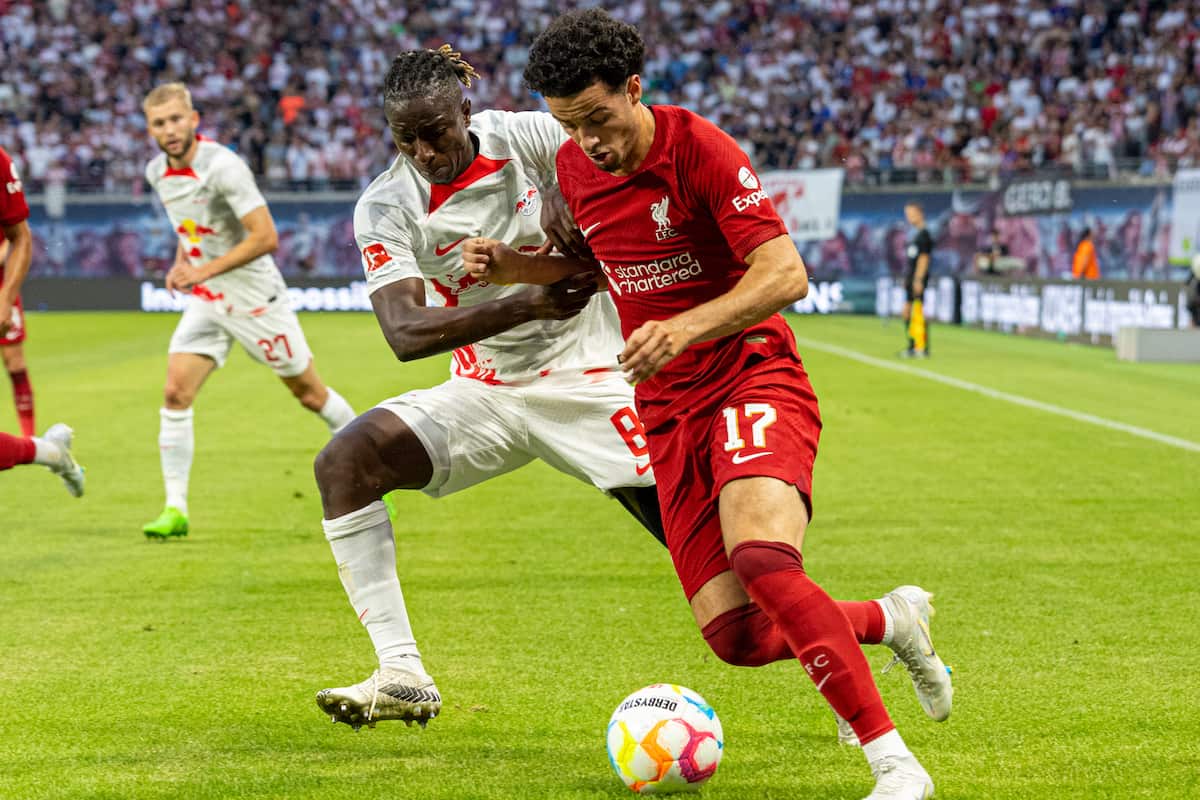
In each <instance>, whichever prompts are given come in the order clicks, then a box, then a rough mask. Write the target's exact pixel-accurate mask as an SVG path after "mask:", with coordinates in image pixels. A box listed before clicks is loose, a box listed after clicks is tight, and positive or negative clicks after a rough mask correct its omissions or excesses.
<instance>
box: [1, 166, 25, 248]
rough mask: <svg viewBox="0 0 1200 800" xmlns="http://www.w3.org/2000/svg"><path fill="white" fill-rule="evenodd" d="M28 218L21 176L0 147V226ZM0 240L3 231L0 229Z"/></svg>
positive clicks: (2, 238)
mask: <svg viewBox="0 0 1200 800" xmlns="http://www.w3.org/2000/svg"><path fill="white" fill-rule="evenodd" d="M27 219H29V204H28V203H26V202H25V192H24V191H23V189H22V187H21V176H20V175H18V174H17V168H16V167H15V166H13V162H12V158H10V157H9V155H8V153H6V152H4V148H3V147H0V227H8V226H9V225H16V224H17V223H18V222H22V221H24V220H27ZM0 241H4V231H3V230H0Z"/></svg>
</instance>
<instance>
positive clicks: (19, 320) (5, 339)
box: [0, 282, 25, 347]
mask: <svg viewBox="0 0 1200 800" xmlns="http://www.w3.org/2000/svg"><path fill="white" fill-rule="evenodd" d="M0 285H2V282H0ZM12 321H13V326H12V327H11V328H9V329H8V333H6V334H4V335H3V336H0V347H4V346H6V345H10V344H20V343H21V342H23V341H25V309H23V308H22V307H21V298H20V297H19V296H18V297H17V299H16V300H14V301H13V315H12Z"/></svg>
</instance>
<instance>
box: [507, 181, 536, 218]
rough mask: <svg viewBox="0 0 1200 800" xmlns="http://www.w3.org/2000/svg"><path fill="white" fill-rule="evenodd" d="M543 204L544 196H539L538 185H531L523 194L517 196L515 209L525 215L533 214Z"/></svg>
mask: <svg viewBox="0 0 1200 800" xmlns="http://www.w3.org/2000/svg"><path fill="white" fill-rule="evenodd" d="M541 206H542V198H540V197H538V190H537V187H536V186H530V187H529V188H528V189H526V190H525V191H524V192H522V193H521V196H520V197H518V198H517V204H516V207H515V209H514V211H515V212H516V213H518V214H520V215H521V216H523V217H530V216H533V214H534V213H535V212H537V210H538V209H539V208H541Z"/></svg>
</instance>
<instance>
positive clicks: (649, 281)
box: [604, 250, 704, 294]
mask: <svg viewBox="0 0 1200 800" xmlns="http://www.w3.org/2000/svg"><path fill="white" fill-rule="evenodd" d="M604 270H605V272H607V273H608V283H609V286H610V287H612V288H613V289H615V290H616V292H617V294H625V293H626V292H653V291H654V290H656V289H663V288H666V287H667V286H673V285H675V284H677V283H683V282H684V281H688V280H691V279H692V278H695V277H696V276H697V275H699V274H701V273H702V272H704V268H703V267H702V266H700V262H699V261H698V260H697V259H696V258H695V257H694V256H692V253H691V251H690V250H689V251H687V252H685V253H680V254H679V255H676V256H669V257H668V258H660V259H658V260H657V261H650V262H647V263H645V264H629V265H625V266H619V267H614V266H610V265H608V264H605V265H604Z"/></svg>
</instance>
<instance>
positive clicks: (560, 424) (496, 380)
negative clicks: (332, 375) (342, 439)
mask: <svg viewBox="0 0 1200 800" xmlns="http://www.w3.org/2000/svg"><path fill="white" fill-rule="evenodd" d="M469 130H470V132H471V133H472V134H473V135H474V136H475V138H476V139H477V141H478V144H479V150H478V153H477V155H476V157H475V160H474V161H472V162H471V164H470V166H469V167H468V168H467V169H466V171H464V172H463V174H462V175H460V176H459V177H458V178H456V179H455V180H454V181H453V182H451V183H449V184H442V185H438V184H430V183H429V182H428V181H426V180H425V179H424V178H423V177H421V175H420V174H419V173H418V172H417V171H416V169H415V168H413V166H412V165H411V164H410V163H409V161H408V160H407V159H406V158H405V157H404V156H399V157H397V158H396V160H395V161H394V162H393V163H392V166H391V167H390V168H389V169H388V170H387V171H386V172H384V173H383V174H382V175H380V176H379V177H378V178H376V179H375V180H374V181H373V182H372V183H371V185H370V186H368V187H367V189H366V191H364V192H363V194H362V197H360V198H359V200H358V204H357V205H356V206H355V209H354V235H355V239H356V240H357V243H358V248H359V250H360V252H361V253H362V260H363V269H364V271H365V272H366V277H367V289H368V291H369V292H372V293H374V292H376V291H378V290H379V289H380V288H382V287H384V286H387V285H389V284H392V283H395V282H397V281H400V280H403V279H406V278H420V279H422V280H424V282H425V290H426V298H427V302H428V303H429V305H433V306H444V307H453V306H461V307H469V306H474V305H479V304H480V303H486V302H490V301H493V300H496V299H498V298H501V297H505V296H507V295H511V294H515V293H518V292H521V291H525V290H526V287H521V286H498V285H494V284H489V283H487V282H486V281H478V280H476V279H475V278H474V277H472V276H471V275H468V274H467V272H466V270H464V269H463V264H462V248H461V244H462V242H463V241H465V240H466V239H467V238H469V237H475V236H482V237H486V238H491V239H497V240H499V241H502V242H504V243H506V244H508V245H510V246H511V247H514V248H517V249H526V250H531V249H536V248H537V247H538V246H540V245H541V244H542V243H543V242H544V241H545V235H544V233H543V232H542V229H541V225H540V211H541V193H540V191H539V188H538V187H539V186H553V185H556V183H555V156H556V154H557V152H558V148H559V146H560V145H561V144H562V142H563V141H564V140H565V135H564V134H563V132H562V129H561V128H560V127H559V125H558V123H557V122H555V121H554V119H553V118H552V117H551V116H550V115H548V114H543V113H538V112H522V113H511V112H505V111H482V112H479V113H477V114H473V115H472V116H471V124H470V128H469ZM623 347H624V343H623V341H622V339H621V333H620V327H619V325H618V322H617V314H616V309H615V308H614V307H613V304H612V301H611V300H610V299H609V297H608V295H607V293H598V294H596V295H595V296H594V297H593V298H592V299H591V301H590V302H589V303H588V305H587V306H586V307H585V308H584V310H583V311H582V312H580V313H579V314H578V315H576V316H575V317H572V318H571V319H569V320H561V321H560V320H535V321H532V322H527V323H525V324H523V325H519V326H517V327H515V328H512V329H511V330H508V331H504V332H503V333H500V334H497V335H496V336H492V337H490V338H487V339H484V340H482V341H479V342H477V343H475V344H472V345H467V346H465V347H460V348H458V349H457V350H455V351H454V353H453V358H452V362H451V370H450V371H451V376H450V380H449V381H447V382H446V383H443V384H441V385H440V386H436V387H434V388H432V389H426V390H420V391H413V392H408V393H406V394H403V395H400V396H398V397H394V398H391V399H390V400H387V401H384V402H383V403H381V404H380V406H379V407H380V408H386V409H387V410H389V411H391V412H393V413H395V414H396V415H397V416H399V417H400V418H401V419H403V420H404V421H405V423H407V424H408V426H409V427H410V428H411V429H412V430H413V432H414V433H415V434H416V435H417V437H418V438H420V439H421V441H422V443H423V444H424V446H425V449H426V450H427V451H428V453H429V456H430V458H431V460H432V461H433V467H434V474H433V478H432V480H431V481H430V483H429V485H428V486H426V487H425V492H426V493H428V494H431V495H434V496H442V495H446V494H449V493H451V492H455V491H458V490H460V489H465V488H467V487H468V486H472V485H474V484H476V483H480V482H482V481H485V480H487V479H488V478H491V477H494V476H496V475H500V474H503V473H505V472H508V471H510V470H513V469H516V468H517V467H520V466H522V465H523V464H526V463H528V462H529V461H531V460H533V459H535V458H540V459H542V460H543V461H546V462H547V463H548V464H550V465H551V466H553V467H555V468H556V469H559V470H560V471H562V472H565V473H567V474H569V475H574V476H575V477H577V478H579V479H581V480H584V481H586V482H589V483H592V484H593V485H595V486H597V487H598V488H600V489H605V490H607V489H613V488H617V487H621V486H649V485H651V484H653V483H654V477H653V475H652V474H651V472H650V461H649V454H648V453H649V451H648V447H647V443H646V438H645V434H644V430H643V428H642V425H641V422H640V421H639V420H638V417H637V414H636V412H635V411H634V405H633V390H632V388H631V387H630V386H629V385H628V384H627V383H626V382H625V380H624V379H623V378H622V377H621V372H620V369H619V368H618V365H617V354H618V353H620V352H621V349H622V348H623Z"/></svg>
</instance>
